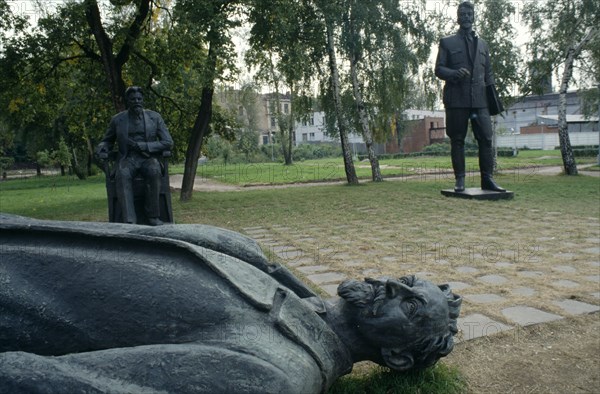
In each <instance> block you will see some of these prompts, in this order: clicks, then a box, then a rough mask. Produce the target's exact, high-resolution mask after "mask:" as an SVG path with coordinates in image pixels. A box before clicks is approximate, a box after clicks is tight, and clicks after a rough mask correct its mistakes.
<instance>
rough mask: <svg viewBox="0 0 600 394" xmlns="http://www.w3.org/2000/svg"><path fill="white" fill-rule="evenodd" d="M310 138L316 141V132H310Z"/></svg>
mask: <svg viewBox="0 0 600 394" xmlns="http://www.w3.org/2000/svg"><path fill="white" fill-rule="evenodd" d="M310 140H311V141H314V140H315V133H310Z"/></svg>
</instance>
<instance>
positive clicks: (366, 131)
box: [350, 53, 383, 182]
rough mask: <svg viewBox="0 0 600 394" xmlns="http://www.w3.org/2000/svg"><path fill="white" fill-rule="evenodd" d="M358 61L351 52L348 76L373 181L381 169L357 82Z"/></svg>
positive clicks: (379, 174) (376, 179) (376, 178)
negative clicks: (350, 80)
mask: <svg viewBox="0 0 600 394" xmlns="http://www.w3.org/2000/svg"><path fill="white" fill-rule="evenodd" d="M357 63H358V55H357V54H356V53H352V55H351V58H350V76H351V78H352V90H353V92H354V101H355V102H356V109H357V111H358V120H359V123H360V127H361V131H362V135H363V139H364V140H365V144H366V145H367V153H368V155H369V162H370V163H371V173H372V175H373V182H381V181H383V178H382V177H381V171H380V169H379V160H378V159H377V155H376V154H375V149H374V147H373V134H372V133H371V129H370V127H369V119H368V116H367V111H366V110H365V103H364V101H363V98H362V94H361V92H360V86H359V83H358V71H357V70H356V64H357Z"/></svg>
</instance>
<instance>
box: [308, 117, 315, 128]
mask: <svg viewBox="0 0 600 394" xmlns="http://www.w3.org/2000/svg"><path fill="white" fill-rule="evenodd" d="M308 124H309V125H311V126H314V125H315V115H310V118H308Z"/></svg>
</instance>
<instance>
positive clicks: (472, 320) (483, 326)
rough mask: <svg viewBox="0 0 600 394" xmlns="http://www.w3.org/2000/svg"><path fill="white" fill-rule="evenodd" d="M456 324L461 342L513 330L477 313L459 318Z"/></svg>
mask: <svg viewBox="0 0 600 394" xmlns="http://www.w3.org/2000/svg"><path fill="white" fill-rule="evenodd" d="M457 323H458V324H457V325H458V328H459V330H460V331H461V332H462V340H463V341H468V340H470V339H474V338H479V337H482V336H484V335H493V334H497V333H499V332H502V331H507V330H510V329H512V328H513V327H511V326H508V325H506V324H502V323H500V322H497V321H495V320H492V319H490V318H489V317H487V316H485V315H481V314H478V313H474V314H471V315H467V316H464V317H459V318H458V319H457Z"/></svg>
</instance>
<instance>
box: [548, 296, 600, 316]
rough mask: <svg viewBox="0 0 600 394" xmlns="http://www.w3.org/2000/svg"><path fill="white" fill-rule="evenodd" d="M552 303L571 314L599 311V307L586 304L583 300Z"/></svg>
mask: <svg viewBox="0 0 600 394" xmlns="http://www.w3.org/2000/svg"><path fill="white" fill-rule="evenodd" d="M553 304H554V305H557V306H559V307H560V308H562V309H563V310H564V311H565V312H567V313H568V314H571V315H583V314H585V313H593V312H598V311H600V307H599V306H597V305H592V304H587V303H585V302H581V301H575V300H562V301H554V302H553Z"/></svg>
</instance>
